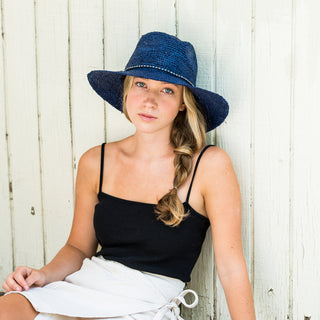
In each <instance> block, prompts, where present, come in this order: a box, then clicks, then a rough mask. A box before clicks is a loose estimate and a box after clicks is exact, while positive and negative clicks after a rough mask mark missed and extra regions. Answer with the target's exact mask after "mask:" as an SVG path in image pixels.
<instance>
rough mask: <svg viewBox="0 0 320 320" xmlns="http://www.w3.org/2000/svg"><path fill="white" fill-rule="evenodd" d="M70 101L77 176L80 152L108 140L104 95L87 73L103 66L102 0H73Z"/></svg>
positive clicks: (71, 11)
mask: <svg viewBox="0 0 320 320" xmlns="http://www.w3.org/2000/svg"><path fill="white" fill-rule="evenodd" d="M69 11H70V12H69V16H70V22H69V23H70V52H69V59H70V61H69V63H70V105H71V118H72V142H73V143H72V149H73V163H74V176H76V167H77V164H78V161H79V159H80V157H81V155H82V154H83V153H84V152H85V151H86V150H88V149H89V148H91V147H93V146H95V145H97V144H101V143H102V142H103V141H105V126H104V123H105V120H104V118H105V116H104V114H105V110H104V103H103V100H102V98H100V97H99V96H98V95H97V94H96V93H95V92H94V90H93V89H92V88H91V87H90V84H89V82H88V80H87V73H88V72H90V71H91V70H101V69H103V41H104V38H103V37H104V34H103V0H98V1H91V0H81V1H77V0H70V1H69Z"/></svg>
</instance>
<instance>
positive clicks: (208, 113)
mask: <svg viewBox="0 0 320 320" xmlns="http://www.w3.org/2000/svg"><path fill="white" fill-rule="evenodd" d="M125 76H135V77H141V78H147V79H153V80H158V81H165V82H170V83H174V84H178V85H183V86H186V87H188V88H189V89H190V90H191V92H192V93H193V95H194V97H195V99H196V101H197V103H198V107H199V109H200V111H201V112H202V114H203V116H204V118H205V121H206V131H207V132H208V131H211V130H213V129H215V128H216V127H218V126H219V125H220V124H221V123H222V122H223V121H224V120H225V118H226V117H227V115H228V112H229V105H228V103H227V101H226V100H225V99H224V98H223V97H222V96H220V95H218V94H217V93H215V92H211V91H208V90H205V89H202V88H198V87H195V86H192V85H191V84H189V82H187V81H186V80H184V79H182V78H180V77H176V76H175V75H173V74H170V73H168V72H165V71H162V70H159V69H156V68H146V67H141V68H134V69H130V70H126V71H107V70H94V71H91V72H90V73H88V75H87V77H88V81H89V83H90V85H91V87H92V88H93V89H94V91H95V92H96V93H97V94H98V95H99V96H100V97H102V98H103V99H104V100H106V101H107V102H108V103H109V104H111V105H112V106H113V107H115V108H116V109H118V110H120V111H121V112H123V111H122V100H123V80H124V78H125Z"/></svg>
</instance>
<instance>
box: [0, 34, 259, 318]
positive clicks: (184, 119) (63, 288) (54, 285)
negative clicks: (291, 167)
mask: <svg viewBox="0 0 320 320" xmlns="http://www.w3.org/2000/svg"><path fill="white" fill-rule="evenodd" d="M196 74H197V61H196V56H195V52H194V49H193V46H192V45H191V44H190V43H188V42H183V41H180V40H179V39H177V38H176V37H173V36H170V35H168V34H165V33H161V32H151V33H148V34H146V35H144V36H142V37H141V39H140V41H139V42H138V44H137V47H136V49H135V51H134V53H133V54H132V56H131V58H130V60H129V62H128V64H127V66H126V69H125V70H124V71H120V72H110V71H92V72H91V73H89V74H88V80H89V82H90V84H91V86H92V87H93V89H94V90H95V91H96V92H97V93H98V94H99V95H100V96H101V97H102V98H103V99H105V100H106V101H108V102H109V103H110V104H111V105H112V106H114V107H115V108H117V109H119V110H122V111H123V112H124V113H125V115H126V117H127V118H128V119H129V121H131V122H132V123H133V124H134V125H135V127H136V132H135V134H134V135H132V136H130V137H128V138H126V139H123V140H121V141H117V142H113V143H109V144H107V145H105V144H102V146H97V147H94V148H92V149H90V150H88V151H87V152H86V153H85V154H84V155H83V156H82V157H81V159H80V161H79V166H78V174H77V181H76V203H75V211H74V220H73V224H72V229H71V233H70V236H69V238H68V241H67V243H66V245H65V246H64V247H63V248H62V249H61V250H60V251H59V253H58V254H57V255H56V257H55V258H54V259H53V260H52V261H51V262H50V263H49V264H48V265H46V266H44V267H43V268H41V269H40V270H35V269H31V268H28V267H18V268H17V269H16V270H15V271H14V272H13V273H12V274H10V275H9V276H8V277H7V279H6V281H5V283H4V284H3V288H4V289H5V291H7V292H10V294H7V295H6V296H4V297H3V298H1V299H0V310H1V312H0V319H6V320H8V319H20V318H21V315H22V314H23V319H25V320H28V319H34V318H36V319H39V320H40V319H59V320H62V319H70V317H71V319H75V318H77V317H78V318H79V317H81V318H99V319H109V318H112V319H137V320H143V319H145V320H146V319H156V320H161V319H182V318H181V317H180V316H179V307H178V305H179V304H180V303H183V304H184V305H186V306H188V307H193V306H194V305H196V303H197V299H198V298H197V296H196V294H195V293H194V291H192V290H184V291H183V287H184V283H185V282H187V281H189V280H190V273H191V270H192V268H193V266H194V264H195V262H196V260H197V258H198V256H199V254H200V250H201V246H202V243H203V240H204V237H205V234H206V230H207V229H208V227H209V225H210V224H211V228H212V237H213V246H214V252H215V261H216V266H217V270H218V274H219V278H220V281H221V283H222V285H223V288H224V291H225V295H226V299H227V302H228V306H229V311H230V314H231V317H232V319H241V320H243V319H248V320H249V319H250V320H251V319H255V315H254V308H253V299H252V293H251V288H250V283H249V279H248V274H247V269H246V264H245V261H244V257H243V252H242V244H241V217H240V192H239V186H238V182H237V179H236V176H235V173H234V170H233V167H232V164H231V161H230V159H229V157H228V155H227V154H226V152H225V151H223V150H222V149H220V148H218V147H215V146H206V147H205V146H204V145H205V132H206V131H209V130H212V129H214V128H216V127H217V126H218V125H219V124H221V123H222V122H223V120H224V119H225V118H226V116H227V113H228V104H227V103H226V101H225V100H224V99H223V98H222V97H220V96H219V95H217V94H215V93H213V92H209V91H206V90H204V89H201V88H198V87H196V85H195V80H196ZM200 160H201V161H200ZM97 195H98V196H97ZM98 243H99V244H100V245H101V250H100V251H99V252H98V253H96V250H97V245H98ZM31 287H32V288H31ZM189 292H191V293H192V294H193V295H194V297H195V300H194V303H192V304H191V305H188V304H186V303H185V300H184V298H183V297H184V295H185V294H187V293H189ZM18 305H19V309H17V308H16V306H18Z"/></svg>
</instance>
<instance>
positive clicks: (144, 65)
mask: <svg viewBox="0 0 320 320" xmlns="http://www.w3.org/2000/svg"><path fill="white" fill-rule="evenodd" d="M135 68H152V69H159V70H161V71H165V72H168V73H170V74H173V75H174V76H176V77H179V78H181V79H183V80H185V81H187V82H188V83H189V84H191V85H192V86H193V87H194V84H193V83H192V82H191V81H190V80H188V79H187V78H186V77H184V76H181V75H180V74H177V73H175V72H172V71H170V70H168V69H165V68H160V67H156V66H151V65H148V64H139V65H136V66H131V67H128V68H126V69H125V71H127V70H130V69H135Z"/></svg>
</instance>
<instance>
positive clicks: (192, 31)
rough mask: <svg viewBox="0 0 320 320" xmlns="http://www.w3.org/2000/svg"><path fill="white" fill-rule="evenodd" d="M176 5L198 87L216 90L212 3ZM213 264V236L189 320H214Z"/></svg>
mask: <svg viewBox="0 0 320 320" xmlns="http://www.w3.org/2000/svg"><path fill="white" fill-rule="evenodd" d="M176 5H177V14H176V15H177V22H176V23H177V35H178V37H179V38H180V39H181V40H186V41H189V42H191V43H192V44H193V46H194V48H195V50H196V54H197V59H198V78H197V86H199V87H202V88H204V89H208V90H213V89H214V85H213V84H214V76H213V75H214V37H213V12H214V8H213V2H212V1H209V0H201V1H192V0H187V1H186V0H178V1H177V4H176ZM210 231H211V229H210ZM210 231H209V232H210ZM209 232H208V234H209ZM212 260H213V252H212V240H211V235H210V236H208V235H207V238H206V241H205V243H204V245H203V248H202V253H201V256H200V257H199V260H198V262H197V265H196V267H195V268H194V270H193V272H192V275H191V279H192V280H191V282H190V283H189V287H190V288H192V289H194V290H195V291H196V292H197V293H198V295H199V297H200V299H199V305H198V306H197V307H196V308H194V309H192V310H188V309H184V314H185V316H186V318H187V319H213V316H214V311H213V301H214V293H213V287H214V280H213V262H212Z"/></svg>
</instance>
